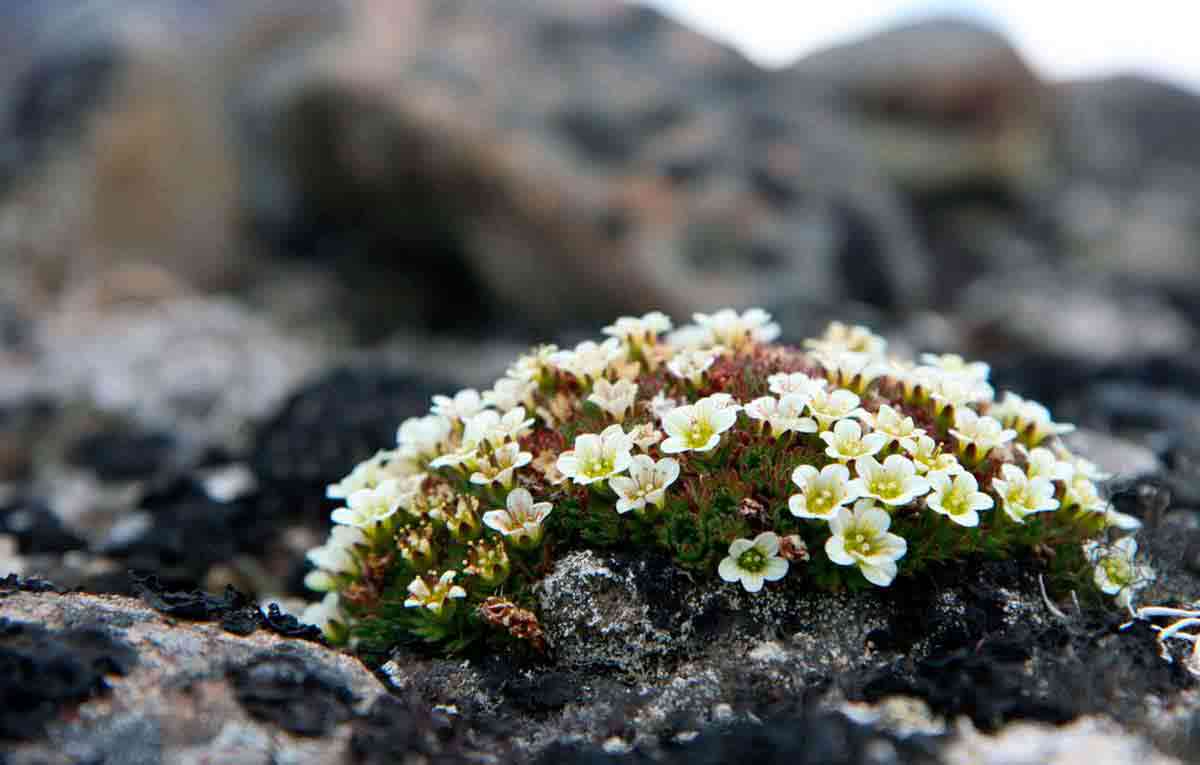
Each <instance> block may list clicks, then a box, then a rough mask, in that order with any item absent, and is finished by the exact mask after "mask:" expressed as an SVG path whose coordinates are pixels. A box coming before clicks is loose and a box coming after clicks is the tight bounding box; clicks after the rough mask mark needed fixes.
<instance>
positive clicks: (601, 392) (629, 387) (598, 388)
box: [588, 380, 638, 422]
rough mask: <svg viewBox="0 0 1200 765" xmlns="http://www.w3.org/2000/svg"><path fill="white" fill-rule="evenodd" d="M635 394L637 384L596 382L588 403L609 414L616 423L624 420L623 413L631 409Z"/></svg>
mask: <svg viewBox="0 0 1200 765" xmlns="http://www.w3.org/2000/svg"><path fill="white" fill-rule="evenodd" d="M637 394H638V386H637V383H634V382H631V381H629V380H617V381H616V382H615V383H610V382H609V381H608V380H597V381H596V384H595V386H593V387H592V395H590V396H588V401H591V402H592V403H593V404H595V405H596V406H598V407H600V408H601V409H603V410H604V411H605V412H608V413H609V414H611V415H612V416H613V418H614V419H615V420H616V421H617V422H621V421H622V420H624V419H625V413H626V412H628V411H629V410H630V409H632V408H633V402H634V401H635V400H637Z"/></svg>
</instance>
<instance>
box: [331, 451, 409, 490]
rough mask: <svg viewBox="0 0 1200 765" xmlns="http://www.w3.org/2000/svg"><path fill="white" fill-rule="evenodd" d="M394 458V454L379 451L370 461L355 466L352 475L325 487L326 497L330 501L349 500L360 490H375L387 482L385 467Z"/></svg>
mask: <svg viewBox="0 0 1200 765" xmlns="http://www.w3.org/2000/svg"><path fill="white" fill-rule="evenodd" d="M393 456H394V453H393V452H387V451H378V452H375V454H374V455H373V456H372V457H370V458H369V459H366V460H363V461H362V462H360V463H358V464H357V465H355V466H354V469H353V470H351V471H350V475H348V476H346V477H345V478H343V479H342V480H341V481H339V482H337V483H331V484H329V485H328V486H326V487H325V496H326V497H327V498H329V499H347V498H348V497H349V496H350V495H351V494H353V493H354V492H356V491H359V490H360V489H373V488H375V487H376V486H378V485H379V483H380V481H383V480H385V478H387V476H388V472H387V470H386V469H385V467H384V465H385V464H386V463H387V462H388V460H391V459H392V458H393Z"/></svg>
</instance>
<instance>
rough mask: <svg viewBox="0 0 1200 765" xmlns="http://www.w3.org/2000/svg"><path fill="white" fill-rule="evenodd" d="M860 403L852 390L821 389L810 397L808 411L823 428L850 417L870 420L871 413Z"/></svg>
mask: <svg viewBox="0 0 1200 765" xmlns="http://www.w3.org/2000/svg"><path fill="white" fill-rule="evenodd" d="M858 404H859V398H858V396H857V395H855V394H854V393H853V392H852V391H848V390H844V389H842V388H838V389H836V390H831V391H825V390H819V391H816V392H815V393H814V394H813V395H812V397H811V398H810V399H809V402H808V411H809V413H810V414H812V416H813V417H814V418H816V420H817V422H818V423H820V425H821V427H822V428H828V427H830V426H831V425H832V424H833V423H835V422H837V421H838V420H844V419H846V418H849V417H854V418H857V419H860V420H864V421H866V422H870V421H871V415H870V413H868V412H867V410H866V409H863V408H862V407H860V406H859V405H858Z"/></svg>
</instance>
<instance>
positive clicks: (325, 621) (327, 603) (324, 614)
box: [300, 592, 346, 635]
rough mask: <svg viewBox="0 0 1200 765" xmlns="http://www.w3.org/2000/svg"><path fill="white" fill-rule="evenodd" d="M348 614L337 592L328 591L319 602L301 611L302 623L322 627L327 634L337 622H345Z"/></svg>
mask: <svg viewBox="0 0 1200 765" xmlns="http://www.w3.org/2000/svg"><path fill="white" fill-rule="evenodd" d="M345 621H346V614H345V612H343V611H342V604H341V602H340V600H339V599H338V594H337V593H336V592H327V593H325V597H324V598H322V599H321V601H320V602H319V603H310V604H309V605H308V606H307V607H305V609H304V611H302V612H301V613H300V623H301V624H311V625H313V626H314V627H320V628H321V631H322V632H324V633H325V634H326V635H330V633H331V630H332V629H333V628H334V625H336V624H344V623H345Z"/></svg>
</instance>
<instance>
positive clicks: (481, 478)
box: [471, 442, 533, 489]
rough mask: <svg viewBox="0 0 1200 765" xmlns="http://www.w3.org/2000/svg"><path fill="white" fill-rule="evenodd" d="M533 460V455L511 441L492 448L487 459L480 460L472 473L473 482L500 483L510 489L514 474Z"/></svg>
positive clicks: (482, 483)
mask: <svg viewBox="0 0 1200 765" xmlns="http://www.w3.org/2000/svg"><path fill="white" fill-rule="evenodd" d="M532 461H533V455H532V454H530V453H529V452H523V451H521V447H520V446H519V445H518V444H515V443H512V442H509V443H507V444H504V445H503V446H501V447H499V448H497V449H494V450H492V453H491V454H490V455H489V456H488V457H486V458H485V459H481V460H479V462H478V464H477V465H476V468H475V472H474V473H471V483H474V484H479V485H481V486H490V485H491V484H493V483H498V484H500V485H501V486H503V487H504V488H506V489H508V488H511V487H512V484H513V474H514V473H515V472H516V471H517V470H518V469H519V468H523V467H525V466H526V465H528V464H529V463H530V462H532Z"/></svg>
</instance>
